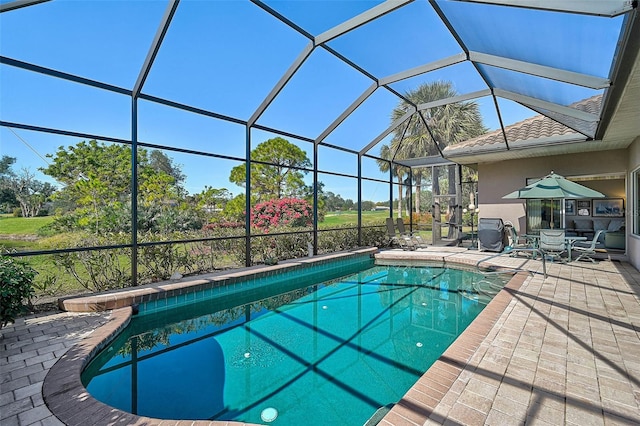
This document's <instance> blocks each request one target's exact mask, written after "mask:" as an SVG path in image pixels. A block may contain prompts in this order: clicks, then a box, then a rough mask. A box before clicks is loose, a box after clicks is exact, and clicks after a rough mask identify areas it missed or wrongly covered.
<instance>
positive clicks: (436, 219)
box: [431, 167, 442, 244]
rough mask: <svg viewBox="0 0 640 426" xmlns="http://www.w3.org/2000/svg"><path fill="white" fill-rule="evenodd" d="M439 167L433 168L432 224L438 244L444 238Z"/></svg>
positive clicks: (434, 239) (434, 242)
mask: <svg viewBox="0 0 640 426" xmlns="http://www.w3.org/2000/svg"><path fill="white" fill-rule="evenodd" d="M439 172H440V171H439V170H438V167H434V168H433V176H432V180H433V225H432V230H431V232H432V236H433V238H432V239H433V244H436V243H438V242H440V240H442V229H441V226H440V221H441V217H440V197H438V195H440V177H439V174H440V173H439Z"/></svg>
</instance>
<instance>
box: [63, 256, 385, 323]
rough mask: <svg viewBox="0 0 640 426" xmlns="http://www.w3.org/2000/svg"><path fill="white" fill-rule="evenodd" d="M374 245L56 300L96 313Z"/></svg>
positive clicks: (301, 265)
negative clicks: (268, 264)
mask: <svg viewBox="0 0 640 426" xmlns="http://www.w3.org/2000/svg"><path fill="white" fill-rule="evenodd" d="M377 251H378V248H377V247H367V248H361V249H355V250H347V251H341V252H336V253H329V254H322V255H317V256H312V257H305V258H299V259H291V260H285V261H282V262H280V263H278V264H276V265H270V266H266V265H256V266H250V267H246V268H241V269H232V270H225V271H218V272H212V273H208V274H202V275H197V276H194V277H189V276H187V277H184V278H180V279H178V280H169V281H161V282H157V283H152V284H145V285H141V286H137V287H128V288H124V289H117V290H111V291H104V292H101V293H93V294H90V295H82V296H72V297H67V298H61V299H59V300H58V307H59V308H60V309H61V310H63V311H67V312H100V311H109V310H114V309H120V308H124V307H127V306H133V305H138V304H142V303H147V302H154V301H157V300H161V299H168V298H171V297H176V296H181V295H185V294H190V293H196V292H199V291H202V290H209V289H213V288H219V287H224V286H227V285H231V284H235V283H238V282H241V281H248V280H252V279H256V278H261V277H265V276H268V275H272V274H274V273H276V272H285V271H294V270H296V269H301V268H305V267H307V266H309V265H313V264H323V263H329V262H331V261H335V260H337V259H346V258H349V257H355V256H359V255H364V254H370V255H373V254H374V253H376V252H377Z"/></svg>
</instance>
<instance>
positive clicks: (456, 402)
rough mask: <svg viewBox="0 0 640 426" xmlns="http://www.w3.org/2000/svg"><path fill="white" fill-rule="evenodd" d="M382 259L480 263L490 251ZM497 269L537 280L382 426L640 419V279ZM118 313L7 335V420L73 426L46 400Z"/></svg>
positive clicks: (34, 322)
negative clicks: (55, 378) (65, 359)
mask: <svg viewBox="0 0 640 426" xmlns="http://www.w3.org/2000/svg"><path fill="white" fill-rule="evenodd" d="M380 255H381V256H382V257H394V256H395V257H398V256H399V257H402V258H405V259H406V258H416V259H419V258H429V259H437V260H442V261H445V262H452V263H466V264H473V265H475V264H476V262H478V261H479V260H482V259H484V258H486V257H487V256H488V255H489V254H488V253H480V252H476V251H470V250H462V249H458V248H429V249H420V250H417V251H413V252H403V251H397V250H393V251H385V252H382V253H381V254H380ZM491 262H492V263H493V264H496V265H500V266H504V267H508V268H522V269H524V270H527V271H530V272H531V273H530V274H527V275H524V274H521V275H519V276H520V280H519V281H520V282H517V283H515V284H514V285H510V286H508V287H507V288H506V289H505V290H504V291H503V292H501V293H500V294H499V296H498V297H497V298H496V299H494V301H492V302H491V303H490V304H489V305H488V307H487V308H486V309H485V310H484V311H483V312H482V314H481V316H480V317H478V319H477V320H476V321H474V323H473V324H472V326H471V327H470V328H469V329H467V331H465V333H463V335H461V336H460V338H459V339H458V340H456V342H455V343H454V344H453V345H452V346H451V347H450V348H449V350H447V352H445V354H444V355H443V356H442V357H441V358H440V359H439V360H438V362H437V363H436V364H434V366H433V367H431V368H430V369H429V371H427V372H426V373H425V375H424V376H423V377H422V378H421V379H420V380H419V381H418V382H417V383H416V385H415V386H414V387H413V388H412V389H411V390H410V391H409V392H408V393H407V394H406V395H405V397H404V398H403V399H402V400H401V401H399V403H398V404H397V405H396V406H395V407H394V408H393V410H392V411H391V412H390V413H389V414H388V415H387V416H386V417H385V418H384V419H383V420H382V421H381V423H380V424H381V425H385V426H388V425H422V424H427V425H431V424H447V425H456V424H460V425H480V424H489V425H512V424H513V425H516V424H540V425H545V424H549V425H557V424H575V425H580V426H586V425H609V424H612V425H613V424H616V425H617V424H640V333H639V331H640V297H639V296H640V272H638V271H637V270H636V269H635V268H633V266H631V265H630V264H628V263H626V262H620V261H612V260H603V261H600V262H598V263H597V264H592V263H590V262H572V263H569V264H547V268H548V271H547V272H548V276H547V278H546V279H545V278H544V277H543V275H542V264H541V262H540V261H534V260H529V259H527V258H511V257H505V256H503V257H499V258H495V259H492V260H491ZM111 316H112V314H111V313H108V312H107V313H91V314H71V313H55V314H49V315H37V316H30V317H25V318H20V319H19V320H18V321H16V324H14V325H10V326H8V327H6V328H4V329H2V330H0V332H1V333H2V337H1V338H0V371H1V374H0V424H2V426H5V425H25V426H26V425H48V424H62V423H61V422H60V421H59V420H58V419H57V418H56V417H55V416H54V415H53V414H52V412H51V411H50V410H49V408H48V407H47V405H46V404H45V403H44V400H43V397H42V387H43V381H44V378H45V376H46V375H47V373H48V372H49V370H50V369H51V367H52V366H53V365H54V364H55V363H56V361H58V360H59V359H60V357H61V356H62V355H63V354H65V353H67V351H68V350H69V349H70V348H71V347H74V348H75V347H78V346H74V345H76V344H77V343H79V342H86V341H88V340H91V337H93V338H94V339H95V337H96V335H97V334H100V333H94V330H96V329H97V328H98V327H100V325H102V324H105V323H107V322H108V321H110V318H111ZM53 408H54V411H55V407H53ZM85 419H86V417H85ZM94 419H95V417H94ZM116 421H117V422H119V423H121V424H127V423H134V422H136V421H137V422H138V423H140V422H139V419H138V420H136V419H135V418H134V416H129V417H119V418H116V417H114V418H113V421H112V422H111V423H115V422H116ZM98 423H100V424H109V423H110V417H109V416H106V417H103V418H102V420H100V422H98ZM147 423H148V424H151V423H153V422H147ZM207 423H209V422H198V424H207ZM211 423H212V424H213V423H214V422H211ZM86 424H97V423H96V422H92V421H91V420H88V423H86ZM171 424H175V422H173V423H171ZM185 424H191V422H188V423H187V422H185ZM217 424H221V423H217Z"/></svg>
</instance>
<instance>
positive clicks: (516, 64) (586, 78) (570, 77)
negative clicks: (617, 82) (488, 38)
mask: <svg viewBox="0 0 640 426" xmlns="http://www.w3.org/2000/svg"><path fill="white" fill-rule="evenodd" d="M469 60H471V61H472V62H476V63H479V64H485V65H491V66H494V67H498V68H503V69H507V70H511V71H518V72H522V73H525V74H530V75H535V76H538V77H544V78H548V79H551V80H556V81H562V82H564V83H570V84H576V85H578V86H583V87H589V88H591V89H597V90H599V89H606V88H608V87H609V86H611V81H610V80H609V79H608V78H602V77H594V76H591V75H587V74H581V73H577V72H573V71H566V70H561V69H559V68H553V67H547V66H544V65H538V64H534V63H531V62H524V61H518V60H516V59H509V58H504V57H501V56H494V55H489V54H486V53H480V52H472V51H470V52H469Z"/></svg>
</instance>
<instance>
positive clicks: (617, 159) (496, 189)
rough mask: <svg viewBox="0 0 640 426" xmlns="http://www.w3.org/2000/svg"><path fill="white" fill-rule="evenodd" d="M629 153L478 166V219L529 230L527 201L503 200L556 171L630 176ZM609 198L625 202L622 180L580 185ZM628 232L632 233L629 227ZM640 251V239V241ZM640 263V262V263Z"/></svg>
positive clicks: (638, 152) (639, 156) (638, 151)
mask: <svg viewBox="0 0 640 426" xmlns="http://www.w3.org/2000/svg"><path fill="white" fill-rule="evenodd" d="M637 145H638V146H637V147H636V148H635V149H636V160H637V161H636V162H635V164H638V165H640V142H638V143H637ZM629 166H630V159H629V152H628V150H625V149H620V150H612V151H598V152H586V153H580V154H570V155H555V156H549V157H538V158H524V159H517V160H510V161H502V162H499V163H485V164H479V165H478V206H479V209H480V212H479V217H499V218H502V219H503V220H504V221H510V222H511V223H513V224H514V226H515V227H516V229H517V230H518V232H521V233H523V232H524V230H526V223H525V202H524V200H505V199H503V198H502V197H503V196H504V195H506V194H508V193H510V192H513V191H515V190H516V189H518V188H521V187H523V186H525V185H526V181H527V178H536V177H542V176H545V175H547V174H549V173H551V171H554V172H556V173H558V174H559V175H562V176H581V175H597V174H608V173H613V172H616V173H623V174H627V173H628V170H629ZM581 183H582V184H584V185H585V186H588V187H590V188H593V189H595V190H596V191H600V192H602V193H604V194H605V195H607V196H608V197H617V198H625V207H626V199H627V197H626V196H625V183H624V180H623V179H613V180H609V181H607V180H602V181H588V182H581ZM627 229H630V228H629V226H628V225H627ZM636 242H637V244H638V249H639V250H640V236H638V239H637V241H636ZM639 261H640V259H639Z"/></svg>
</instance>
